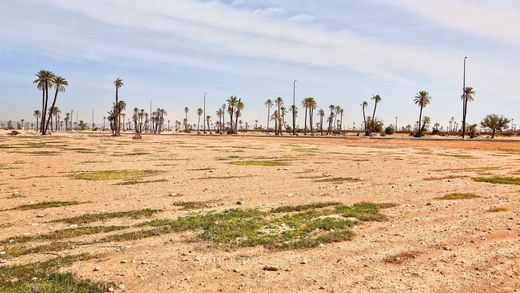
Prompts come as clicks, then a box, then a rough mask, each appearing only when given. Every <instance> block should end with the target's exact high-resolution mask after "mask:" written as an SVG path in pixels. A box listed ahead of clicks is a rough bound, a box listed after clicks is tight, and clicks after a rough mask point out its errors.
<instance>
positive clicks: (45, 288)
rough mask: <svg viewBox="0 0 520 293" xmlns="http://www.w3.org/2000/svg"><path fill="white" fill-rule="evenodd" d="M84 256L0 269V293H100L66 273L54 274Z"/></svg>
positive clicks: (97, 287)
mask: <svg viewBox="0 0 520 293" xmlns="http://www.w3.org/2000/svg"><path fill="white" fill-rule="evenodd" d="M90 258H91V257H90V256H88V255H84V254H83V255H76V256H67V257H58V258H54V259H50V260H47V261H44V262H37V263H30V264H24V265H14V266H1V267H0V292H78V293H91V292H92V293H94V292H104V291H105V290H104V289H105V288H103V286H101V285H100V284H96V283H94V282H93V281H90V280H78V279H76V278H75V277H74V276H73V275H72V274H70V273H58V272H57V271H58V269H59V268H60V267H65V266H70V265H71V264H73V263H74V262H76V261H84V260H88V259H90Z"/></svg>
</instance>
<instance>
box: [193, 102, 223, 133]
mask: <svg viewBox="0 0 520 293" xmlns="http://www.w3.org/2000/svg"><path fill="white" fill-rule="evenodd" d="M203 113H204V110H202V108H198V109H197V116H199V119H198V120H197V133H200V116H202V114H203ZM219 116H220V115H219Z"/></svg>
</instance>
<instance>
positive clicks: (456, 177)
mask: <svg viewBox="0 0 520 293" xmlns="http://www.w3.org/2000/svg"><path fill="white" fill-rule="evenodd" d="M467 177H469V176H467V175H449V176H442V177H426V178H424V180H426V181H440V180H450V179H463V178H467Z"/></svg>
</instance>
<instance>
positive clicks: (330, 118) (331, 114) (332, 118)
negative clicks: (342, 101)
mask: <svg viewBox="0 0 520 293" xmlns="http://www.w3.org/2000/svg"><path fill="white" fill-rule="evenodd" d="M335 109H336V106H334V105H330V106H329V110H330V116H329V119H328V120H329V129H328V130H327V135H329V134H332V121H334V110H335Z"/></svg>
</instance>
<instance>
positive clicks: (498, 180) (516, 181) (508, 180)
mask: <svg viewBox="0 0 520 293" xmlns="http://www.w3.org/2000/svg"><path fill="white" fill-rule="evenodd" d="M473 181H476V182H486V183H492V184H510V185H520V178H518V177H499V176H493V177H475V178H473Z"/></svg>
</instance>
